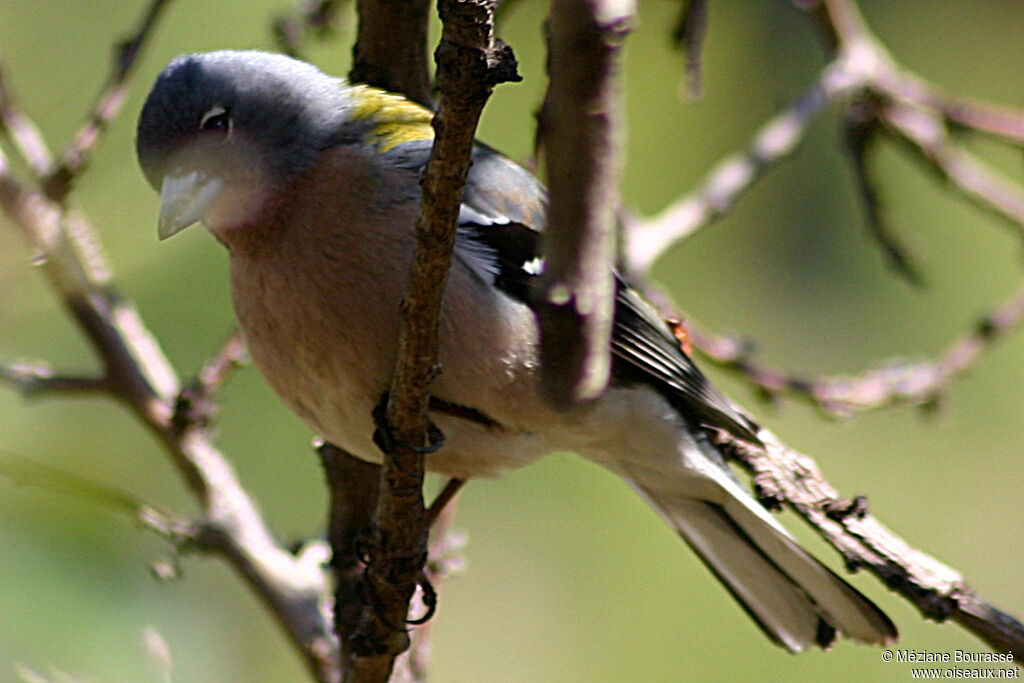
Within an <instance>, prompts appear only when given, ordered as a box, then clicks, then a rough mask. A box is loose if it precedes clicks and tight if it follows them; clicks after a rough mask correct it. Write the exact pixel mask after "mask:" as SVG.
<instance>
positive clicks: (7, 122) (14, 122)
mask: <svg viewBox="0 0 1024 683" xmlns="http://www.w3.org/2000/svg"><path fill="white" fill-rule="evenodd" d="M8 79H9V77H8V75H7V69H6V67H5V65H4V63H3V61H2V60H0V134H2V135H4V136H6V137H8V138H9V139H10V140H11V142H12V143H13V144H14V148H15V149H16V150H17V152H18V155H19V156H20V157H21V160H22V161H24V162H25V165H26V166H28V168H29V170H31V171H32V173H33V174H35V175H36V176H37V177H41V176H43V175H45V174H46V173H48V172H49V170H50V167H51V166H52V165H53V156H52V155H51V154H50V149H49V147H48V146H47V144H46V140H44V139H43V135H42V133H40V132H39V128H38V127H37V126H36V124H35V123H34V122H33V121H32V119H31V118H29V117H28V115H26V114H25V112H23V111H22V110H21V109H20V108H19V107H18V106H17V105H16V104H15V101H14V94H13V92H11V86H10V83H9V82H8Z"/></svg>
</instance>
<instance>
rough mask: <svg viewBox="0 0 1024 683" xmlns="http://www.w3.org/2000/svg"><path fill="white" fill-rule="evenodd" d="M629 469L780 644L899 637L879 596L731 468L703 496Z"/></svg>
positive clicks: (797, 647) (666, 477)
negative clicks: (804, 537) (817, 551)
mask: <svg viewBox="0 0 1024 683" xmlns="http://www.w3.org/2000/svg"><path fill="white" fill-rule="evenodd" d="M707 447H710V444H708V445H707ZM716 467H717V466H716ZM628 470H629V471H628V478H629V479H630V481H631V482H632V483H633V484H634V486H635V487H636V488H637V489H638V490H639V491H640V492H641V493H642V494H643V495H644V497H646V498H647V499H648V501H649V502H650V503H651V504H652V505H653V506H654V508H655V509H657V510H658V511H659V512H660V513H661V514H662V516H664V517H665V518H666V519H667V520H668V522H669V523H670V524H671V525H672V527H673V528H675V529H676V531H677V532H678V533H679V535H680V536H682V537H683V539H684V540H685V541H686V542H687V543H689V545H690V546H691V547H692V548H693V549H694V550H695V551H696V552H697V554H698V555H699V556H700V558H701V559H702V560H703V561H704V563H705V564H706V565H707V566H708V568H709V569H711V571H712V572H714V574H715V576H717V577H718V578H719V580H720V581H721V582H722V583H723V584H724V585H725V587H726V588H728V589H729V591H730V592H731V593H732V594H733V596H735V598H736V599H737V600H738V601H739V603H740V605H742V606H743V608H744V609H745V610H746V611H747V613H748V614H750V616H751V617H752V618H753V619H754V620H755V621H756V622H757V623H758V624H759V625H760V626H761V628H762V629H763V630H764V632H765V633H766V634H767V635H768V636H769V637H770V638H771V639H772V640H773V641H775V642H776V643H778V644H779V645H781V646H783V647H785V648H787V649H788V650H790V651H792V652H800V651H802V650H804V649H806V648H807V647H808V646H810V645H818V646H821V647H828V646H829V645H830V644H831V643H832V642H833V641H834V640H835V637H836V634H837V633H840V634H842V635H845V636H847V637H850V638H853V639H854V640H859V641H861V642H865V643H870V644H875V645H880V644H884V643H889V642H892V641H893V640H895V639H896V635H897V634H896V627H895V626H894V625H893V623H892V622H891V621H890V620H889V618H888V617H887V616H886V615H885V614H884V613H883V612H882V611H881V610H880V609H879V608H878V607H876V606H875V604H874V603H873V602H871V601H870V600H869V599H868V598H866V597H865V596H864V595H862V594H861V593H859V592H858V591H857V590H856V589H855V588H853V586H851V585H850V584H848V583H847V582H846V581H844V580H843V579H841V578H840V577H839V576H837V575H836V574H835V573H834V572H832V571H831V570H830V569H828V567H826V566H825V565H823V564H821V563H820V562H818V561H817V560H816V559H814V558H813V557H812V556H811V555H810V554H808V553H807V551H805V550H804V549H803V548H801V547H800V546H799V545H798V544H797V542H796V540H795V539H794V538H793V537H792V536H791V535H790V534H789V532H788V531H786V529H785V528H784V527H783V526H782V525H781V524H779V522H778V521H777V520H775V519H774V518H773V517H772V516H771V515H770V514H769V513H768V512H767V511H766V510H765V509H764V508H763V507H762V506H761V505H759V504H758V503H757V501H756V500H754V498H753V497H752V496H751V495H750V494H749V493H748V492H747V491H746V490H744V489H743V487H742V486H740V484H739V483H738V482H736V481H735V480H734V479H732V478H731V477H729V476H728V475H725V476H724V477H722V478H720V477H715V479H717V480H718V481H717V482H715V485H714V487H713V490H712V493H713V494H718V493H720V494H721V495H710V496H703V498H705V499H697V498H694V497H692V496H685V495H681V493H680V492H681V491H687V489H690V490H691V491H692V484H691V486H687V485H686V483H687V482H685V481H676V482H674V481H673V479H674V478H675V476H674V473H671V472H669V473H666V472H665V471H664V470H663V469H660V468H659V469H658V470H657V471H654V470H647V469H644V468H642V467H641V468H636V467H635V466H634V467H629V468H628ZM723 474H724V472H723ZM692 476H693V475H692V474H685V475H684V474H682V473H680V474H679V475H678V477H679V478H680V479H682V478H683V477H691V478H692ZM691 482H692V479H691ZM706 483H709V484H710V483H711V482H706Z"/></svg>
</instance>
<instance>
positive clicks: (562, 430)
mask: <svg viewBox="0 0 1024 683" xmlns="http://www.w3.org/2000/svg"><path fill="white" fill-rule="evenodd" d="M430 119H431V112H430V111H428V110H426V109H424V108H422V107H419V106H418V105H415V104H412V103H411V102H409V101H407V100H405V99H403V98H402V97H400V96H397V95H393V94H389V93H386V92H383V91H380V90H376V89H373V88H370V87H365V86H361V85H351V84H348V83H346V82H345V81H343V80H340V79H337V78H332V77H330V76H328V75H325V74H324V73H322V72H321V71H319V70H318V69H317V68H315V67H313V66H311V65H309V64H306V63H303V62H300V61H297V60H294V59H291V58H288V57H284V56H280V55H273V54H267V53H262V52H248V51H239V52H235V51H221V52H211V53H205V54H194V55H186V56H182V57H178V58H177V59H175V60H174V61H172V62H171V63H170V65H168V66H167V68H166V69H164V71H163V72H162V73H161V74H160V76H159V77H158V79H157V81H156V84H155V85H154V86H153V89H152V91H151V92H150V93H149V97H148V99H147V100H146V103H145V105H144V107H143V109H142V114H141V116H140V119H139V125H138V139H137V150H138V157H139V163H140V165H141V166H142V170H143V171H144V173H145V175H146V178H147V180H148V181H149V183H150V184H151V185H152V186H153V187H154V188H156V189H157V190H158V191H159V192H160V195H161V202H162V205H161V210H160V224H159V236H160V238H166V237H170V236H171V235H173V234H175V233H177V232H179V231H180V230H183V229H184V228H186V227H188V226H189V225H191V224H192V223H195V222H199V221H201V222H202V223H203V224H205V226H206V227H207V228H208V229H209V231H210V232H211V233H213V235H214V236H215V237H216V238H217V239H218V240H220V241H221V242H222V243H223V244H224V245H225V246H226V247H227V248H228V250H229V252H230V262H231V283H232V291H233V295H234V305H235V311H236V313H237V316H238V320H239V323H240V324H241V327H242V329H243V331H244V333H245V337H246V340H247V342H248V344H249V349H250V352H251V354H252V358H253V360H254V362H255V364H256V366H257V367H258V368H259V369H260V370H261V372H262V373H263V375H264V376H265V377H266V379H267V381H268V382H269V383H270V385H271V386H272V387H273V388H274V390H275V391H276V392H277V394H278V395H279V396H280V397H281V399H282V400H283V401H284V402H285V404H287V406H288V407H289V408H291V409H292V410H293V411H294V412H295V413H296V414H298V415H299V417H301V418H302V419H303V420H304V421H305V422H306V424H308V425H309V426H310V427H311V428H312V429H313V430H314V431H316V432H317V433H318V434H319V435H321V436H322V437H324V438H325V439H327V440H329V441H331V442H333V443H335V444H337V445H338V446H340V447H342V448H344V449H346V450H348V451H349V452H351V453H353V454H355V455H357V456H359V457H361V458H364V459H366V460H369V461H375V462H379V461H380V459H381V454H380V452H379V450H378V447H377V446H376V445H375V444H374V440H373V435H374V430H375V424H374V419H373V417H372V413H373V409H374V407H375V406H376V405H377V404H378V403H379V402H380V400H381V397H382V395H383V393H384V392H385V391H386V390H387V388H388V384H389V381H390V379H391V374H392V371H393V368H394V366H395V359H396V355H397V339H398V329H399V305H400V302H401V300H402V297H403V294H404V292H405V289H406V283H407V282H408V273H409V268H410V262H411V258H412V254H413V249H414V246H415V235H414V228H415V222H416V216H417V213H418V211H419V201H420V184H419V183H420V175H421V172H422V170H423V168H424V166H425V164H426V161H427V158H428V156H429V153H430V147H431V144H432V136H433V131H432V129H431V127H430ZM546 201H547V198H546V194H545V190H544V188H543V186H542V185H541V184H540V182H539V181H538V180H537V179H536V178H534V177H533V176H532V175H531V174H530V173H529V172H527V171H526V170H524V169H523V168H521V167H520V166H518V165H516V164H515V163H513V162H512V161H510V160H509V159H507V158H506V157H504V156H502V155H500V154H498V153H497V152H495V151H494V150H493V149H491V148H489V147H487V146H485V145H482V144H478V145H477V146H476V148H475V150H474V152H473V165H472V168H471V170H470V173H469V178H468V181H467V183H466V188H465V191H464V194H463V202H462V207H461V212H460V216H459V222H460V225H459V230H458V235H457V239H456V253H455V258H454V261H453V263H452V266H451V272H450V276H449V282H448V288H447V290H446V293H445V298H444V303H443V313H442V319H441V324H440V363H441V367H442V372H441V374H440V375H439V376H438V378H437V380H436V381H435V382H434V384H433V387H432V394H433V396H434V402H433V403H432V413H431V418H432V420H433V421H434V422H435V424H436V425H437V426H438V427H439V428H440V429H441V431H442V432H443V433H444V435H445V439H446V441H445V446H444V447H443V448H441V449H440V450H438V451H437V452H435V453H432V454H430V455H428V456H427V459H426V462H427V467H428V468H429V469H430V470H432V471H436V472H440V473H443V474H446V475H449V476H452V477H459V478H472V477H486V476H492V475H495V474H497V473H499V472H501V471H502V470H505V469H507V468H511V467H518V466H521V465H525V464H527V463H530V462H532V461H534V460H536V459H537V458H539V457H541V456H543V455H545V454H546V453H549V452H551V451H563V450H571V451H575V452H577V453H579V454H580V455H582V456H584V457H586V458H588V459H590V460H592V461H594V462H596V463H599V464H600V465H603V466H604V467H607V468H608V469H610V470H611V471H613V472H615V473H616V474H618V475H620V476H621V477H622V478H623V479H625V480H626V481H627V482H629V483H630V484H631V485H632V486H633V487H634V488H635V489H636V490H637V491H638V492H639V493H640V494H641V495H642V496H643V497H644V498H645V499H646V500H647V501H648V502H649V503H650V504H651V505H652V506H653V507H654V508H655V509H657V510H658V512H660V513H661V515H662V516H663V517H664V518H665V519H666V520H667V521H668V522H669V524H671V525H672V526H673V527H674V528H675V529H676V531H677V532H678V533H679V534H680V536H682V537H683V539H685V540H686V541H687V542H688V543H689V544H690V546H691V547H692V548H693V549H694V550H695V551H696V552H697V554H698V555H699V556H700V557H701V559H702V560H703V561H704V562H705V563H706V564H707V566H708V567H709V568H710V569H711V571H712V572H714V574H715V575H716V576H717V577H718V578H719V579H720V580H721V581H722V582H723V583H724V584H725V586H726V587H727V588H728V589H729V591H730V592H731V593H732V594H733V595H734V596H735V597H736V598H737V600H739V602H740V603H741V604H742V606H743V607H744V608H745V609H746V610H747V612H748V613H749V614H750V615H751V616H752V617H753V618H754V620H755V621H756V622H757V623H758V624H759V625H760V626H761V628H762V629H764V631H765V633H766V634H767V635H768V636H769V637H770V638H771V639H772V640H773V641H775V642H776V643H778V644H780V645H782V646H783V647H785V648H787V649H789V650H791V651H794V652H797V651H800V650H803V649H805V648H806V647H808V646H810V645H814V644H816V645H820V646H822V647H826V646H828V645H829V644H831V643H832V641H833V640H834V638H835V636H836V633H837V632H838V633H842V634H844V635H846V636H849V637H851V638H854V639H856V640H859V641H863V642H867V643H876V644H881V643H886V642H889V641H891V640H893V639H894V638H895V637H896V630H895V627H894V626H893V624H892V622H891V621H890V620H889V619H888V618H887V617H886V616H885V614H883V613H882V612H881V611H880V610H879V609H878V608H877V607H876V606H875V605H874V604H873V603H872V602H870V601H869V600H868V599H867V598H865V597H864V596H863V595H861V594H860V593H858V592H857V591H856V590H855V589H854V588H852V587H851V586H850V585H849V584H847V583H846V582H845V581H843V580H842V579H841V578H839V577H838V576H837V575H835V574H834V573H833V572H831V571H830V570H829V569H827V568H826V567H825V566H824V565H822V564H821V563H819V562H818V561H817V560H815V559H814V558H813V557H811V556H810V555H809V554H808V553H807V552H806V551H804V550H803V549H802V548H801V547H800V546H799V545H798V544H797V542H796V541H795V540H794V539H793V537H792V536H791V535H790V534H789V533H788V532H787V531H786V530H785V528H783V527H782V525H781V524H779V523H778V522H777V521H776V520H775V519H774V518H773V517H772V516H771V515H770V514H769V513H768V512H766V510H765V509H764V508H763V507H762V506H761V505H759V504H758V503H757V501H756V500H754V498H753V497H752V496H751V495H750V494H749V493H748V492H747V490H745V489H744V488H743V486H742V485H741V484H740V483H739V482H738V480H737V479H736V478H735V476H734V475H733V474H732V472H731V471H730V470H729V468H728V466H727V465H726V463H725V461H724V459H723V457H722V455H721V453H719V451H718V450H716V447H715V445H714V444H713V443H712V442H711V440H710V439H709V438H708V436H707V434H706V430H715V429H719V430H726V431H727V432H729V433H731V434H733V435H735V436H736V437H738V438H740V439H745V440H747V441H749V442H751V443H753V444H759V443H760V441H759V440H758V436H757V432H758V427H757V426H756V425H755V424H754V423H753V422H752V421H751V420H750V419H748V418H747V417H745V416H744V415H742V414H740V413H739V412H738V411H737V410H736V409H734V408H733V407H732V406H731V405H730V404H729V402H728V401H727V400H726V399H725V398H723V397H722V396H721V395H720V394H719V393H718V392H717V391H716V390H715V389H714V388H713V387H712V386H711V385H710V384H709V382H708V380H707V379H706V378H705V377H704V375H703V374H701V372H700V370H698V369H697V367H696V366H695V365H694V364H693V362H692V361H691V360H690V358H689V357H687V355H686V354H685V353H684V352H683V351H682V349H681V348H680V345H679V342H678V341H677V340H676V339H675V338H674V336H673V334H672V332H671V330H670V329H669V327H668V326H666V324H665V323H664V322H663V321H662V320H661V319H660V318H659V317H658V316H657V315H656V314H655V312H654V311H653V310H652V309H651V308H650V307H649V305H648V304H646V303H645V302H644V300H643V299H642V298H641V297H640V295H639V294H638V293H637V292H636V291H635V290H633V289H631V288H630V286H629V285H628V284H627V283H626V282H625V281H624V280H622V279H621V278H618V279H617V292H616V302H615V321H614V337H613V340H612V349H613V353H614V367H613V381H612V384H611V386H610V387H609V388H608V390H607V391H606V392H605V394H604V395H603V396H602V398H600V399H599V400H598V401H596V402H594V403H592V404H589V405H586V406H581V407H579V408H576V409H572V410H569V411H557V410H554V409H552V408H551V407H549V405H548V404H547V403H546V402H545V400H544V399H543V398H542V397H541V395H540V391H539V377H538V364H539V363H538V341H537V340H538V331H537V323H536V320H535V316H534V312H533V310H532V309H531V300H530V299H531V297H530V292H531V289H532V288H533V286H534V283H535V279H536V277H537V274H538V273H539V272H540V271H541V269H542V268H543V262H542V261H541V260H540V254H539V250H538V241H539V233H540V231H541V230H543V228H544V221H545V208H546Z"/></svg>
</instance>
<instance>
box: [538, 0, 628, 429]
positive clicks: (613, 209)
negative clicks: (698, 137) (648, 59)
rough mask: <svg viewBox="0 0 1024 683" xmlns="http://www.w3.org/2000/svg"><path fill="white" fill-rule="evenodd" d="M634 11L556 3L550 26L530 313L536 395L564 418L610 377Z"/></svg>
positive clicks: (577, 0) (599, 3)
mask: <svg viewBox="0 0 1024 683" xmlns="http://www.w3.org/2000/svg"><path fill="white" fill-rule="evenodd" d="M634 12H635V8H634V7H633V4H632V2H630V1H629V0H557V1H556V2H555V3H554V4H553V5H552V7H551V15H550V16H549V18H548V31H549V42H550V46H549V57H548V71H549V73H550V77H551V79H550V82H549V84H548V91H547V95H546V96H545V100H544V107H543V110H542V114H541V131H542V134H541V137H542V139H543V142H544V147H545V159H546V161H547V165H548V180H549V186H550V204H549V207H548V226H547V230H546V232H545V235H544V259H545V264H544V274H543V275H542V277H541V285H540V291H539V293H538V294H537V298H536V309H537V314H538V316H537V317H538V321H539V323H540V336H541V359H542V364H541V386H542V388H543V389H544V392H545V395H546V396H547V399H548V401H549V402H551V404H552V405H554V406H556V407H558V408H562V409H565V408H569V407H570V406H572V405H575V404H577V403H581V402H586V401H592V400H594V399H596V398H598V397H599V396H600V395H601V393H602V392H604V389H605V386H606V385H607V384H608V379H609V376H610V373H611V352H610V339H611V328H612V309H613V306H614V299H615V283H614V280H613V275H612V264H613V262H614V258H615V237H616V220H617V211H618V203H619V200H618V175H619V170H620V167H621V165H622V161H621V147H622V137H623V135H624V134H625V131H624V125H623V120H622V118H623V117H622V112H621V109H622V105H621V102H620V96H621V83H620V71H621V64H620V56H621V55H620V48H621V47H622V44H623V42H624V40H625V37H626V34H627V33H628V32H629V29H630V28H631V24H632V21H633V14H634Z"/></svg>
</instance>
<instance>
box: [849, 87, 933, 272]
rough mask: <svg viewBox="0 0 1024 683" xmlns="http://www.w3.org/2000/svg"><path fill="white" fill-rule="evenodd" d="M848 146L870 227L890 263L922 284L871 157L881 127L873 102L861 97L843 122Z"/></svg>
mask: <svg viewBox="0 0 1024 683" xmlns="http://www.w3.org/2000/svg"><path fill="white" fill-rule="evenodd" d="M843 131H844V133H845V136H844V138H845V141H846V148H847V150H849V152H850V155H849V156H850V163H851V166H852V167H853V176H854V178H855V179H856V181H857V189H858V190H860V195H861V200H862V202H863V204H864V210H865V212H866V213H867V223H868V229H869V231H870V233H871V236H872V237H873V238H874V240H875V242H876V243H877V244H878V246H879V247H880V248H881V249H882V252H883V253H884V254H885V255H886V256H887V257H888V259H889V263H890V265H892V267H893V268H894V269H895V270H896V272H897V273H898V274H900V275H902V276H903V277H904V278H905V279H906V280H907V281H908V282H910V283H911V284H914V285H921V284H922V282H923V278H922V276H921V272H920V270H919V269H918V268H917V266H916V265H915V264H914V262H913V260H912V257H911V256H910V253H909V252H908V251H907V249H906V248H905V247H904V246H903V244H902V243H901V242H900V241H899V239H898V238H897V237H896V235H895V233H894V232H893V230H892V226H891V225H890V224H889V220H888V216H887V213H886V211H885V207H884V205H883V203H882V199H881V196H880V194H879V189H878V186H877V184H876V183H875V181H874V178H873V176H872V173H871V167H870V157H871V155H872V152H874V150H875V148H876V147H877V145H878V138H879V133H880V132H881V126H880V125H879V121H878V117H876V116H875V114H874V111H873V110H872V108H871V105H870V102H868V101H867V100H866V99H865V98H858V99H856V100H855V101H854V102H852V103H851V104H850V107H849V109H848V110H847V112H846V119H845V121H844V122H843Z"/></svg>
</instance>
